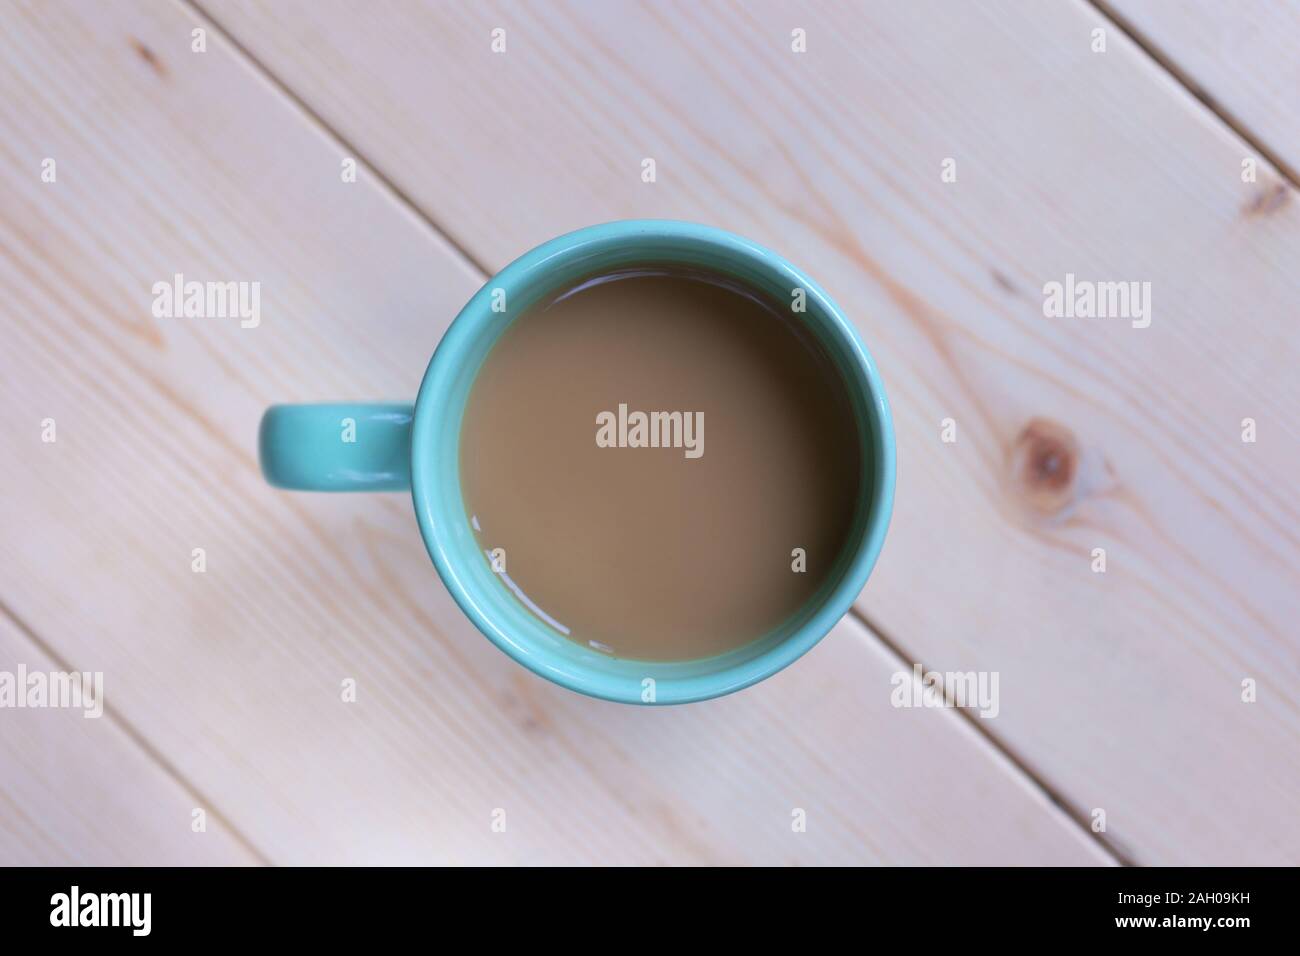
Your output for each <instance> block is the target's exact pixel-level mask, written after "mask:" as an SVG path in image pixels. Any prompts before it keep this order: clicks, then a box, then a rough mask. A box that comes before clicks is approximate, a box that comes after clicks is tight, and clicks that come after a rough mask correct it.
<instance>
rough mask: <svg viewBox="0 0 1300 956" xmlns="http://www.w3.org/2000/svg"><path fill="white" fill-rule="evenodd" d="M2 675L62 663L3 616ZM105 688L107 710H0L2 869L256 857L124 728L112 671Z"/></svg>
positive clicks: (44, 671)
mask: <svg viewBox="0 0 1300 956" xmlns="http://www.w3.org/2000/svg"><path fill="white" fill-rule="evenodd" d="M20 668H22V670H21V671H20ZM93 669H94V668H93V665H92V666H88V667H87V668H86V670H93ZM0 672H4V673H5V674H6V675H8V676H9V678H11V679H13V680H15V681H16V680H17V678H18V677H19V676H20V675H25V676H27V677H32V676H34V675H38V674H39V675H42V676H43V677H48V675H50V674H51V673H52V672H63V668H62V667H61V666H60V665H59V664H57V663H56V662H55V661H54V660H52V659H51V658H50V657H49V656H48V655H47V654H46V653H45V652H44V651H42V650H41V648H39V647H38V646H37V645H36V644H34V643H32V641H31V640H30V639H29V638H28V637H27V635H25V634H23V633H22V632H21V631H20V630H18V628H17V627H15V626H14V624H13V622H12V621H11V620H10V619H9V618H8V617H7V616H5V615H4V614H3V613H0ZM92 686H93V679H92ZM102 687H103V698H102V700H103V706H102V707H95V706H89V707H84V708H83V709H81V710H76V709H68V708H53V707H47V708H42V709H32V708H28V707H22V708H20V707H16V706H9V705H6V706H5V707H4V708H3V709H0V866H48V865H63V866H144V865H152V866H191V865H196V864H223V865H247V864H254V863H257V862H258V859H257V856H256V855H255V854H254V853H253V851H252V850H250V849H249V848H248V847H247V846H246V845H245V844H244V843H243V841H242V840H241V838H240V837H239V835H238V834H235V833H232V831H231V830H230V829H229V827H228V826H227V825H226V823H225V822H224V821H223V820H222V819H221V818H220V816H219V815H218V814H215V813H214V812H213V808H212V807H210V806H208V805H207V804H206V801H205V800H204V798H202V797H200V796H198V795H196V794H195V793H193V792H192V791H190V790H189V789H188V788H187V787H186V786H184V785H183V784H182V783H181V782H180V781H177V780H176V779H175V778H174V777H172V776H170V775H168V774H167V773H166V772H165V771H164V770H163V769H162V768H161V767H160V766H159V765H158V763H157V762H156V761H155V760H154V759H153V757H152V756H151V755H149V754H148V753H147V752H146V751H144V750H143V749H141V747H140V746H139V744H138V743H137V742H136V741H134V740H133V739H131V737H130V736H129V735H128V734H127V733H126V732H125V731H124V730H123V729H122V727H121V726H120V724H119V723H118V722H117V720H116V719H115V715H114V708H115V706H116V703H115V700H116V696H117V694H116V688H115V687H114V686H113V682H112V681H111V679H110V678H109V677H108V675H106V674H105V675H104V676H103V678H102ZM24 700H26V697H25V695H24ZM46 700H47V701H48V700H49V698H46ZM86 714H89V715H91V716H85V715H86ZM96 714H98V715H97V716H96ZM195 809H200V810H203V811H204V822H203V828H202V830H201V831H199V832H196V831H195V830H194V829H193V826H192V823H193V822H194V821H195V817H194V816H193V811H194V810H195Z"/></svg>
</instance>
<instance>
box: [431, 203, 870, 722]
mask: <svg viewBox="0 0 1300 956" xmlns="http://www.w3.org/2000/svg"><path fill="white" fill-rule="evenodd" d="M648 239H654V240H657V241H661V242H662V241H663V240H668V241H669V242H672V243H674V244H677V243H680V244H682V245H694V246H696V247H700V246H707V247H711V248H712V249H713V250H716V251H717V252H718V253H721V254H723V255H725V256H727V257H732V258H735V259H737V260H740V261H743V262H744V263H745V264H746V265H749V266H752V267H755V268H757V269H759V270H760V271H763V272H766V273H775V274H777V275H779V276H780V277H781V278H782V279H783V281H784V280H788V281H791V282H792V283H793V284H794V286H799V287H802V288H803V289H804V290H805V291H806V295H807V297H808V298H809V299H812V300H815V301H816V304H817V306H818V307H819V308H820V309H821V311H822V314H823V315H824V316H825V317H826V318H828V319H829V320H830V328H831V329H832V331H833V334H834V335H836V336H837V337H838V338H839V343H838V344H839V345H840V346H842V347H844V351H846V352H847V353H848V355H850V356H851V357H852V363H851V364H852V371H853V372H854V373H855V376H854V377H855V380H854V381H851V382H848V383H847V384H848V385H849V386H850V388H852V389H854V390H860V391H861V392H862V393H863V397H864V399H865V403H864V404H865V407H866V408H867V409H868V414H869V417H870V419H871V421H870V425H871V429H870V431H871V435H872V439H873V440H872V448H871V450H872V463H873V475H872V478H873V480H872V482H871V489H870V492H869V493H868V500H867V502H866V517H865V522H864V525H863V527H862V529H861V531H860V533H859V534H858V535H857V537H856V540H855V541H854V542H853V544H852V548H853V551H852V557H851V558H850V559H849V562H848V564H847V567H846V568H845V570H844V571H843V573H842V574H841V575H840V578H839V580H838V581H837V582H836V584H835V586H834V588H833V589H832V591H831V592H830V594H828V595H827V596H826V597H825V598H824V599H823V600H822V601H821V603H820V605H819V606H817V607H816V608H815V610H814V611H813V613H812V614H811V616H810V617H808V619H807V620H806V621H804V623H803V624H802V625H801V626H800V627H799V628H798V630H797V631H795V632H794V633H793V634H790V635H788V636H787V637H785V638H784V639H783V640H781V641H779V642H778V643H775V644H774V645H773V646H771V647H770V648H767V649H765V650H763V651H762V652H760V653H759V654H758V655H757V656H755V657H752V658H750V659H748V660H746V661H744V662H742V663H739V664H737V665H735V666H734V667H728V668H725V669H723V670H720V671H716V672H713V673H710V674H703V675H694V676H691V677H683V678H681V679H680V682H679V681H678V680H677V679H673V681H674V683H675V684H677V683H680V686H677V687H675V688H673V689H672V690H673V692H672V693H668V694H664V693H663V692H660V693H658V694H656V696H655V699H653V700H645V699H644V698H643V696H642V689H641V686H639V685H636V684H633V685H628V684H627V682H626V681H616V680H614V679H612V678H611V677H610V676H609V675H607V674H603V673H600V672H598V671H596V670H592V669H586V668H584V667H582V666H579V665H576V664H575V663H574V662H572V661H566V662H562V663H557V662H556V661H555V660H553V659H548V655H547V654H546V653H545V652H544V649H543V648H539V647H530V646H528V645H527V644H525V643H521V642H520V641H518V640H516V639H514V636H513V635H511V634H510V633H508V632H507V631H506V630H504V629H503V628H502V627H501V626H500V624H499V623H498V622H496V621H494V620H492V619H491V617H490V616H489V615H488V613H487V612H486V611H485V609H484V606H483V604H484V603H485V602H480V601H479V600H476V596H475V589H474V587H473V586H472V583H471V582H469V581H468V576H467V575H463V574H461V573H458V567H457V566H458V563H459V562H460V561H461V560H463V558H457V557H456V554H455V551H454V549H453V542H452V541H451V540H450V536H451V530H452V529H449V528H446V527H445V523H443V524H440V523H439V515H438V502H437V501H436V500H435V494H434V485H435V483H436V482H438V481H440V480H446V478H445V476H446V474H447V473H448V470H449V469H450V472H451V474H452V475H453V478H452V480H454V481H455V482H457V487H459V481H460V476H459V471H460V463H459V427H460V426H459V424H458V425H457V432H458V434H457V435H456V450H457V455H456V460H455V461H454V462H452V463H450V464H447V463H443V462H441V460H440V458H439V457H438V456H437V455H436V449H435V448H434V447H433V446H434V444H435V440H436V438H437V437H438V436H437V428H436V426H437V425H438V424H439V422H438V421H437V420H436V419H437V417H438V415H439V414H440V412H441V411H442V408H441V398H442V394H441V393H442V392H443V391H446V390H447V389H448V387H449V383H450V382H451V381H452V377H453V374H454V373H456V372H457V371H458V370H459V369H458V366H459V365H461V364H462V363H463V361H464V358H465V355H466V354H467V351H468V350H469V349H470V348H471V346H472V345H473V344H474V342H475V340H477V339H479V338H480V337H481V336H482V335H483V334H484V333H485V332H487V331H489V330H490V328H491V326H492V325H493V324H496V323H499V322H500V314H499V312H496V311H494V310H493V309H492V298H491V296H492V290H493V289H495V288H508V289H516V290H520V289H531V288H535V287H536V286H537V285H539V284H540V283H543V282H545V280H546V278H547V275H548V272H550V270H551V266H552V265H554V264H555V263H556V261H557V257H559V256H570V255H573V254H575V251H576V250H584V251H591V252H593V253H595V252H605V251H608V250H609V249H611V248H617V247H631V248H635V247H636V246H637V245H638V244H639V243H644V242H646V241H647V240H648ZM516 295H517V293H516ZM410 474H411V495H412V500H413V502H414V505H415V512H416V518H417V520H418V522H419V526H420V535H421V537H422V538H423V540H424V544H425V548H426V550H427V551H428V553H429V556H430V558H431V559H432V560H433V563H434V567H435V568H436V569H437V571H438V575H439V577H440V578H441V579H442V581H443V583H444V585H445V586H446V587H447V590H448V591H449V592H450V593H451V596H452V598H453V599H454V600H455V601H456V603H457V605H458V606H459V607H460V609H461V610H462V612H463V613H464V614H465V615H466V616H467V617H468V618H469V619H470V621H471V622H472V623H473V624H474V625H475V627H476V628H477V629H478V630H479V631H480V632H482V633H483V634H484V635H485V636H486V637H487V638H488V639H489V640H491V641H492V643H493V644H495V645H496V646H497V647H498V648H499V649H500V650H502V651H504V652H505V653H506V654H508V655H509V656H510V657H512V658H513V659H514V660H515V661H516V662H518V663H520V664H522V665H524V666H525V667H527V668H528V669H529V670H531V671H533V672H534V673H536V674H538V675H539V676H541V677H545V678H546V679H548V680H550V681H553V682H555V683H558V684H560V685H562V686H564V687H567V688H569V689H570V690H574V691H578V692H579V693H583V694H586V695H588V696H592V697H598V698H602V699H605V700H611V701H618V702H624V703H638V704H641V703H656V704H663V703H687V702H690V701H697V700H706V699H709V698H713V697H718V696H722V695H724V694H728V693H732V692H734V691H737V690H740V689H742V688H744V687H747V686H749V685H751V684H754V683H757V682H758V681H760V680H763V679H765V678H767V677H770V676H772V675H773V674H775V673H777V672H778V671H780V670H782V669H783V668H785V667H787V666H789V665H790V664H792V663H793V662H794V661H796V660H798V659H799V658H800V657H802V656H803V655H804V654H805V653H807V652H808V651H809V650H811V649H812V647H813V646H815V645H816V644H817V643H818V642H819V641H820V640H821V639H822V638H823V637H824V636H825V635H826V634H827V633H828V632H829V631H830V630H831V628H833V627H834V626H835V624H836V623H838V622H839V620H840V619H841V618H842V617H843V616H844V615H845V614H846V613H848V611H849V609H850V608H851V607H852V605H853V602H854V600H855V599H856V598H857V596H858V594H859V593H861V591H862V588H863V587H864V586H865V584H866V582H867V579H868V577H869V576H870V574H871V571H872V569H873V567H874V566H875V563H876V560H877V559H878V557H879V555H880V551H881V548H882V547H883V544H884V538H885V533H886V531H887V530H888V527H889V522H890V517H891V514H892V511H893V497H894V477H895V448H894V429H893V421H892V416H891V414H890V409H889V401H888V399H887V397H886V395H885V390H884V385H883V382H882V380H881V377H880V373H879V371H878V370H877V368H876V365H875V361H874V360H873V359H872V357H871V353H870V352H869V351H868V350H867V347H866V345H865V343H863V341H862V338H861V336H860V335H859V334H858V331H857V329H856V328H855V327H854V326H853V324H852V323H851V322H850V321H849V320H848V319H847V318H846V317H845V315H844V313H843V311H842V310H841V309H840V308H839V306H838V305H837V304H836V303H835V302H834V300H832V299H831V298H830V296H829V295H828V294H827V293H826V292H825V291H824V290H823V289H822V288H821V287H820V286H819V285H818V284H817V283H816V282H814V281H813V280H812V278H811V277H810V276H808V275H806V274H805V273H804V272H803V271H802V270H800V269H799V268H797V267H796V266H794V265H793V264H792V263H790V262H788V261H787V260H786V259H785V258H784V257H783V256H780V255H778V254H777V253H775V252H773V251H771V250H769V249H767V248H765V247H764V246H761V245H759V244H758V243H755V242H753V241H751V240H749V239H745V238H743V237H741V236H738V235H736V234H734V233H730V232H727V231H726V230H723V229H718V228H716V227H713V226H705V225H702V224H699V223H691V222H682V221H678V220H667V219H629V220H618V221H614V222H608V223H602V224H599V225H594V226H587V227H584V228H582V229H578V230H575V231H573V232H569V233H566V234H564V235H561V236H558V237H556V238H554V239H551V240H548V241H547V242H544V243H542V244H541V245H539V246H537V247H535V248H534V249H531V250H530V251H528V252H526V253H524V254H523V255H522V256H520V257H519V258H517V259H515V260H514V261H513V262H511V263H510V264H509V265H507V266H506V267H505V268H504V269H502V270H501V271H499V272H498V273H496V274H495V275H493V276H491V277H489V278H488V279H487V280H486V281H485V282H484V283H483V285H482V287H481V288H480V289H479V290H478V292H476V293H475V295H474V296H472V297H471V298H470V300H469V301H468V302H467V303H466V304H465V306H464V307H463V308H462V309H461V310H460V312H459V313H458V314H457V316H456V318H455V319H454V320H453V321H452V323H451V325H450V326H449V327H448V329H447V331H446V333H445V334H444V335H443V337H442V340H441V341H440V342H439V343H438V347H437V349H436V350H435V351H434V354H433V357H432V358H431V359H430V361H429V365H428V368H427V369H426V371H425V374H424V378H423V380H422V381H421V383H420V391H419V394H418V396H417V398H416V401H415V413H414V421H413V423H412V440H411V472H410ZM458 517H459V520H460V521H461V522H462V523H463V524H464V525H465V526H466V527H468V525H469V521H468V519H467V518H466V516H465V515H463V514H462V515H460V516H458ZM455 519H456V516H452V517H451V518H450V519H449V520H452V521H454V520H455ZM565 640H567V638H565ZM551 656H552V657H553V655H551ZM698 660H706V658H700V659H698ZM651 663H652V662H647V665H648V666H649V665H650V664H651ZM685 663H689V662H685Z"/></svg>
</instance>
